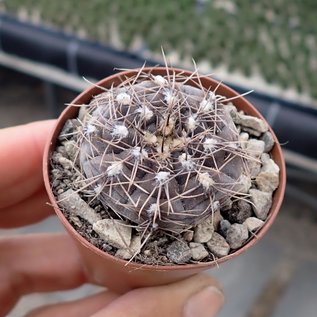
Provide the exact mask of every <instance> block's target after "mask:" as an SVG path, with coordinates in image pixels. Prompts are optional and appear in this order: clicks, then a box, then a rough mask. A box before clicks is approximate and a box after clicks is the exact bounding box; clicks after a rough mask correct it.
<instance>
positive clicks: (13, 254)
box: [0, 121, 224, 317]
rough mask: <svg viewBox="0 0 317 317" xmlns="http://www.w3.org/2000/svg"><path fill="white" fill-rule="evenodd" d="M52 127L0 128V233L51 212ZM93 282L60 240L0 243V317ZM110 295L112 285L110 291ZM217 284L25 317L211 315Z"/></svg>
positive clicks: (82, 303) (91, 300)
mask: <svg viewBox="0 0 317 317" xmlns="http://www.w3.org/2000/svg"><path fill="white" fill-rule="evenodd" d="M53 125H54V121H42V122H36V123H32V124H28V125H23V126H18V127H13V128H7V129H3V130H0V145H1V148H0V228H7V229H9V228H14V227H20V226H23V225H27V224H31V223H35V222H37V221H40V220H42V219H44V218H45V217H47V216H49V215H51V214H52V213H53V211H52V208H51V207H49V206H48V205H47V204H46V202H48V197H47V195H46V192H45V189H44V184H43V177H42V156H43V150H44V145H45V142H46V140H47V137H48V133H49V132H50V131H51V129H52V128H53ZM90 282H92V278H91V277H90V276H88V275H87V273H86V272H85V271H84V268H83V265H82V261H81V258H80V255H79V253H78V252H77V249H76V248H75V247H74V245H73V243H72V241H71V239H70V238H69V237H68V236H67V235H66V234H32V235H27V236H10V237H0V317H2V316H5V315H6V314H7V313H8V312H9V311H10V310H11V309H12V307H13V306H14V305H15V303H16V302H17V301H18V299H19V298H20V297H21V296H23V295H26V294H29V293H33V292H49V291H57V290H66V289H72V288H75V287H78V286H80V285H82V284H84V283H90ZM108 287H109V288H110V289H111V285H108ZM223 300H224V298H223V295H222V292H221V291H220V290H219V286H218V284H217V282H216V281H215V280H214V279H213V278H211V277H209V276H207V275H202V274H200V275H195V276H193V277H190V278H188V279H186V280H183V281H180V282H177V283H173V284H169V285H164V286H158V287H147V288H139V289H135V290H131V291H129V292H127V293H125V294H116V293H114V292H111V291H104V292H101V293H99V294H96V295H92V296H90V297H87V298H84V299H81V300H77V301H73V302H69V303H60V304H55V305H49V306H45V307H40V308H38V309H36V310H34V311H32V312H30V313H29V314H27V316H28V317H53V316H68V317H72V316H76V317H81V316H82V317H87V316H93V317H108V316H111V317H119V316H120V317H124V316H129V317H136V316H138V317H143V316H144V317H145V316H151V317H155V316H160V317H165V316H166V317H172V316H173V317H178V316H184V317H191V316H195V317H196V316H199V317H204V316H210V317H211V316H216V313H217V312H218V310H219V309H220V308H221V306H222V304H223Z"/></svg>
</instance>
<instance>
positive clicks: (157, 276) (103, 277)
mask: <svg viewBox="0 0 317 317" xmlns="http://www.w3.org/2000/svg"><path fill="white" fill-rule="evenodd" d="M138 71H139V70H138V69H136V70H129V71H124V72H121V73H118V74H115V75H112V76H110V77H107V78H105V79H103V80H101V81H100V82H98V83H97V84H96V85H95V86H92V87H90V88H88V89H87V90H85V91H84V92H82V93H81V94H80V95H79V96H78V97H77V98H75V99H74V100H73V101H72V104H74V105H81V104H88V103H89V102H90V100H91V99H92V97H93V96H95V95H97V94H99V93H101V92H103V90H102V89H101V88H99V87H100V86H101V87H105V88H110V87H111V86H112V85H113V86H116V85H118V84H119V83H120V82H121V81H123V80H125V79H126V78H128V77H131V76H134V75H136V74H137V73H138ZM143 71H144V72H148V73H151V74H153V75H162V76H164V75H166V73H167V71H168V72H169V73H170V74H171V73H173V72H175V73H182V75H183V76H188V77H190V76H191V75H192V72H190V71H184V70H180V69H175V68H168V70H167V69H166V68H159V67H157V68H144V69H143ZM195 82H196V83H197V81H196V79H191V80H190V81H188V84H192V85H194V84H195ZM200 82H201V84H202V85H203V86H204V87H205V88H206V89H211V90H213V89H215V88H216V86H217V85H219V82H218V81H216V80H214V79H211V78H210V77H204V76H200ZM98 86H99V87H98ZM217 94H220V95H223V96H226V97H227V98H231V97H236V96H239V94H238V93H237V92H235V91H234V90H232V89H231V88H229V87H227V86H225V85H223V84H220V86H219V87H218V89H217ZM234 104H235V106H236V107H237V108H238V109H239V110H243V111H244V112H245V113H246V114H248V115H252V116H255V117H258V118H261V119H262V120H265V119H264V118H263V117H262V115H261V114H260V113H259V112H258V111H257V110H256V109H255V108H254V106H252V105H251V104H250V103H249V102H248V101H247V100H246V99H245V98H243V97H238V98H237V99H235V101H234ZM78 111H79V107H78V106H68V107H67V108H66V109H65V110H64V112H63V113H62V114H61V116H60V117H59V119H58V121H57V123H56V126H55V129H54V131H53V132H52V134H51V136H50V138H49V140H48V143H47V146H46V149H45V154H44V164H43V168H44V171H43V172H44V181H45V186H46V190H47V193H48V196H49V199H50V202H51V204H52V206H53V207H54V210H55V212H56V214H57V216H58V217H59V219H60V220H61V222H62V223H63V225H64V226H65V228H66V230H67V231H68V232H69V234H70V236H71V237H72V238H73V239H74V241H75V243H76V245H77V247H78V249H79V252H80V254H81V256H82V261H83V265H84V266H85V268H86V270H87V271H88V272H89V275H90V276H92V277H93V279H94V282H95V283H97V284H100V285H104V286H107V287H109V288H110V289H112V290H114V291H117V292H124V291H127V290H129V289H131V288H137V287H145V286H155V285H162V284H167V283H171V282H174V281H177V280H181V279H184V278H186V277H188V276H191V275H193V274H195V273H198V272H201V271H204V270H207V269H210V268H212V267H214V266H217V265H219V264H221V263H223V262H225V261H228V260H231V259H233V258H235V257H237V256H238V255H240V254H242V253H243V252H245V251H246V250H248V249H249V248H250V247H252V246H253V245H255V243H256V242H257V241H259V240H261V239H262V238H263V236H264V235H265V233H266V232H267V231H268V229H269V228H270V227H271V225H272V224H273V222H274V220H275V218H276V216H277V214H278V211H279V209H280V207H281V204H282V200H283V197H284V191H285V184H286V171H285V161H284V158H283V154H282V150H281V147H280V145H279V142H278V140H277V138H276V136H275V134H274V132H273V131H272V130H271V128H270V132H271V133H272V135H273V137H274V140H275V145H274V148H273V150H272V152H271V155H272V157H273V159H274V161H275V162H276V164H277V165H278V166H279V168H280V183H279V187H278V189H277V190H276V191H275V192H274V194H273V204H272V207H271V210H270V212H269V215H268V218H267V219H266V221H265V224H264V225H263V227H262V228H261V229H260V230H259V231H258V232H257V234H256V236H254V237H252V238H251V239H250V240H249V241H248V242H247V243H246V244H245V245H244V246H243V247H241V248H240V249H238V250H236V251H234V252H232V253H231V254H229V255H227V256H225V257H223V258H220V259H218V260H217V261H211V262H206V263H200V264H185V265H167V266H159V265H158V266H156V265H145V264H139V263H133V262H132V263H128V262H127V261H124V260H122V259H119V258H116V257H114V256H112V255H110V254H108V253H106V252H104V251H101V250H100V249H98V248H97V247H95V246H94V245H92V244H91V243H89V242H88V241H87V240H86V239H85V238H83V237H82V236H81V235H80V234H79V233H78V232H77V231H76V230H75V229H74V228H73V227H72V226H71V224H70V223H69V222H68V221H67V219H66V218H65V216H64V214H63V213H62V211H61V210H60V209H59V207H58V205H57V202H56V198H55V196H54V194H53V192H52V189H51V184H50V176H49V174H50V173H49V170H50V157H51V155H52V153H53V151H54V149H55V146H56V142H57V137H58V135H59V133H60V131H61V129H62V128H63V126H64V124H65V122H66V120H68V119H72V118H76V117H77V115H78Z"/></svg>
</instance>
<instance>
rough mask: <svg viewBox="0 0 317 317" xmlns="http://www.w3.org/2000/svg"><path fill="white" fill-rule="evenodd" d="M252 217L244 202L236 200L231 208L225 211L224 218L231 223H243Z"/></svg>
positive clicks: (250, 209)
mask: <svg viewBox="0 0 317 317" xmlns="http://www.w3.org/2000/svg"><path fill="white" fill-rule="evenodd" d="M251 215H252V207H251V205H250V204H249V203H248V202H247V201H245V200H242V199H240V200H238V201H236V202H234V203H233V204H232V208H231V209H230V210H228V211H226V218H227V219H228V220H229V221H230V222H231V223H240V224H241V223H243V222H244V221H245V220H246V219H247V218H249V217H251Z"/></svg>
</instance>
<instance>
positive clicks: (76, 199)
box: [57, 189, 101, 224]
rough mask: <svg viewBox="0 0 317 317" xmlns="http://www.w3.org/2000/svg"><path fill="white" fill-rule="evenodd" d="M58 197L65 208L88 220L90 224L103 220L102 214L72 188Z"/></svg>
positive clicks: (59, 202)
mask: <svg viewBox="0 0 317 317" xmlns="http://www.w3.org/2000/svg"><path fill="white" fill-rule="evenodd" d="M57 199H58V204H59V205H60V206H62V207H63V208H64V209H65V210H67V211H68V212H69V213H71V214H74V215H77V216H79V217H81V218H83V219H85V220H87V221H88V222H89V223H90V224H94V223H95V222H97V221H99V220H101V217H100V215H99V214H97V213H96V212H95V210H94V209H93V208H91V207H90V206H89V205H88V204H87V203H86V202H85V201H84V200H83V199H82V198H81V197H80V196H79V194H78V193H76V192H75V191H73V190H72V189H68V190H67V191H65V192H64V193H62V194H60V195H58V197H57Z"/></svg>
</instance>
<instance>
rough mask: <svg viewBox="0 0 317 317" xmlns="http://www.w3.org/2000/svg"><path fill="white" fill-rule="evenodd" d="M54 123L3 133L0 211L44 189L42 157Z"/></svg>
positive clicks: (0, 168)
mask: <svg viewBox="0 0 317 317" xmlns="http://www.w3.org/2000/svg"><path fill="white" fill-rule="evenodd" d="M54 122H55V121H53V120H50V121H40V122H34V123H31V124H27V125H21V126H17V127H13V128H7V129H3V130H0V144H1V151H0V208H2V209H3V208H6V207H9V206H12V205H14V204H16V203H19V202H21V201H23V200H25V199H26V198H27V197H29V196H31V195H32V194H34V193H35V192H37V191H39V190H40V188H42V187H43V186H44V185H43V177H42V157H43V152H44V146H45V143H46V141H47V138H48V134H49V133H50V131H51V130H52V128H53V125H54Z"/></svg>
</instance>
